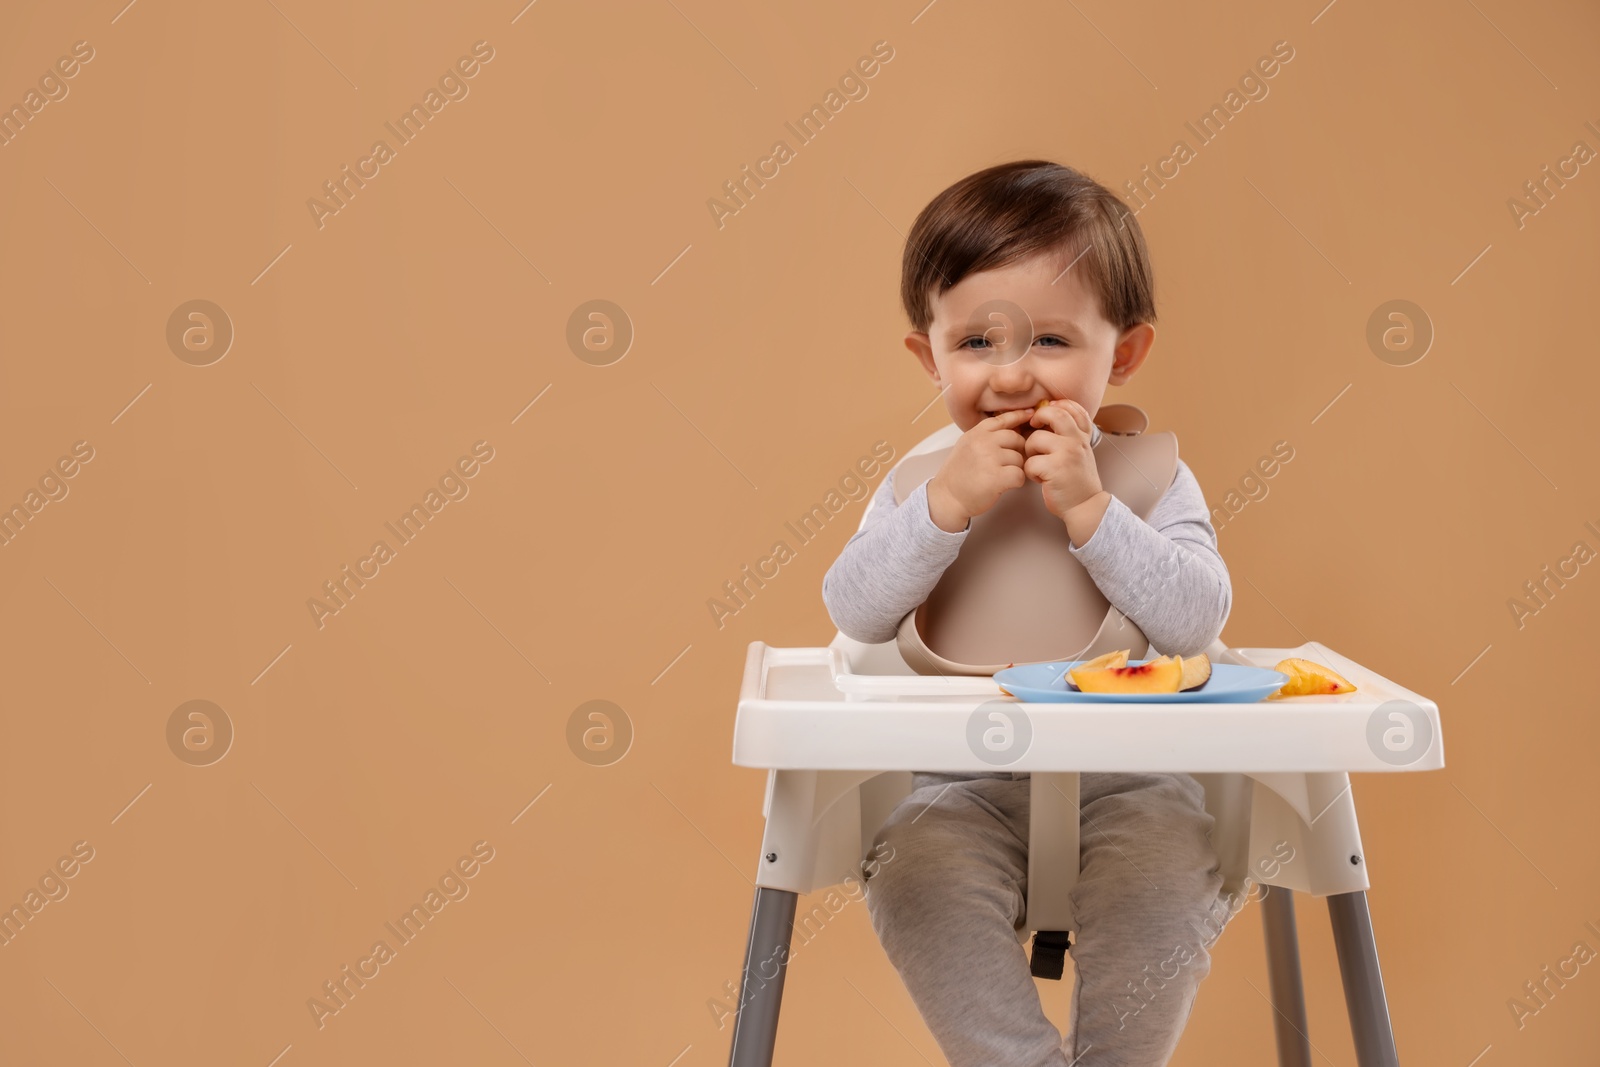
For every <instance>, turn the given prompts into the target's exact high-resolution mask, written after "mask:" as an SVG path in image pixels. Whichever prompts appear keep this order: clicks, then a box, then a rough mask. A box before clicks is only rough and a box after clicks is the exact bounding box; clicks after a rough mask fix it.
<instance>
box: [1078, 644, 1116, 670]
mask: <svg viewBox="0 0 1600 1067" xmlns="http://www.w3.org/2000/svg"><path fill="white" fill-rule="evenodd" d="M1129 651H1130V649H1126V648H1124V649H1119V650H1118V651H1116V652H1107V653H1106V654H1105V655H1103V656H1096V657H1095V658H1094V659H1091V660H1087V661H1085V662H1083V663H1080V664H1078V665H1077V667H1075V668H1073V669H1074V670H1080V671H1083V670H1093V669H1095V668H1097V667H1126V666H1127V665H1128V652H1129Z"/></svg>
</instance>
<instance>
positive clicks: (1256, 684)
mask: <svg viewBox="0 0 1600 1067" xmlns="http://www.w3.org/2000/svg"><path fill="white" fill-rule="evenodd" d="M1152 658H1159V657H1152ZM1087 662H1088V660H1081V659H1072V660H1057V661H1056V662H1054V663H1024V664H1021V665H1019V666H1016V667H1007V668H1006V669H1005V670H1003V671H996V672H995V675H994V680H995V681H996V682H997V683H999V684H1000V685H1002V686H1004V687H1005V689H1006V691H1007V692H1009V693H1010V694H1011V695H1012V696H1014V697H1016V698H1017V699H1018V700H1021V701H1024V702H1027V703H1036V704H1077V703H1087V704H1100V703H1106V704H1250V703H1254V702H1255V701H1257V700H1262V699H1264V698H1265V697H1266V696H1267V695H1268V694H1269V693H1274V692H1277V690H1279V689H1281V688H1282V687H1283V686H1284V685H1285V684H1286V683H1287V682H1288V681H1289V676H1288V675H1287V674H1284V673H1283V672H1282V671H1269V670H1267V669H1266V668H1265V667H1241V666H1238V665H1236V664H1233V663H1215V662H1213V663H1212V664H1211V677H1210V678H1207V679H1206V681H1205V684H1204V685H1201V686H1199V687H1198V688H1196V689H1190V690H1188V691H1187V692H1182V693H1084V692H1080V691H1079V690H1077V689H1075V688H1072V686H1071V684H1070V682H1069V681H1068V680H1067V671H1069V670H1071V669H1072V668H1074V667H1076V666H1078V665H1079V664H1081V663H1087ZM1149 662H1150V660H1149V659H1131V660H1129V661H1128V666H1130V667H1137V666H1139V665H1140V664H1143V663H1149Z"/></svg>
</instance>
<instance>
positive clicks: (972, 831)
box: [867, 776, 1067, 1067]
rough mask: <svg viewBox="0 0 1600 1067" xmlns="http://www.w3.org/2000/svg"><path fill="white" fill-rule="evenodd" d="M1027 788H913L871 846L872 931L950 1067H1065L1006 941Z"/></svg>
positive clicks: (1014, 915)
mask: <svg viewBox="0 0 1600 1067" xmlns="http://www.w3.org/2000/svg"><path fill="white" fill-rule="evenodd" d="M1028 788H1029V783H1028V780H1027V779H1026V778H1022V779H1019V780H1016V781H1012V780H1010V779H1009V776H1008V777H1007V778H978V779H973V780H956V781H950V782H934V783H933V784H929V785H923V786H921V787H920V788H918V789H915V790H913V791H912V793H911V795H910V796H908V797H906V799H905V800H903V801H901V802H900V805H899V806H898V807H896V808H895V810H894V812H893V813H892V814H891V815H890V816H889V819H888V820H887V821H886V822H885V823H884V825H883V828H882V829H881V830H879V832H878V835H877V838H876V841H875V844H876V845H877V846H878V852H876V853H874V856H875V857H876V858H877V859H878V864H879V865H878V868H877V870H876V873H874V874H873V875H872V878H871V879H870V880H869V881H868V882H867V909H868V911H869V913H870V914H871V916H872V928H873V929H874V930H875V931H876V932H877V934H878V940H879V942H881V943H882V945H883V950H884V953H885V954H886V955H887V956H888V957H889V962H890V963H892V964H894V967H895V969H896V970H897V971H899V972H900V979H901V981H903V982H904V983H905V986H906V989H907V990H908V991H909V992H910V994H911V999H912V1001H913V1002H914V1003H915V1004H916V1006H917V1010H918V1011H919V1012H920V1013H921V1014H922V1018H923V1021H924V1022H925V1023H926V1024H927V1027H928V1029H929V1030H930V1031H931V1032H932V1033H933V1036H934V1039H935V1040H936V1041H938V1043H939V1049H940V1051H941V1052H943V1053H944V1056H945V1059H946V1060H948V1061H949V1062H950V1065H951V1067H997V1065H1001V1064H1003V1065H1005V1067H1066V1064H1067V1057H1066V1056H1065V1055H1063V1054H1062V1051H1061V1033H1060V1031H1059V1030H1057V1029H1056V1028H1055V1026H1054V1025H1053V1024H1052V1023H1051V1022H1050V1020H1049V1019H1048V1018H1046V1017H1045V1014H1044V1009H1043V1008H1041V1007H1040V1005H1039V991H1038V989H1037V988H1036V987H1035V986H1034V984H1033V976H1032V974H1031V973H1030V972H1029V970H1028V957H1027V954H1026V953H1025V952H1024V951H1023V948H1022V944H1021V942H1020V940H1019V939H1018V934H1019V932H1020V931H1019V927H1020V926H1021V925H1023V924H1024V923H1025V921H1026V913H1025V911H1024V904H1025V902H1024V899H1023V886H1024V885H1025V884H1026V882H1025V879H1026V878H1027V873H1028V858H1027V832H1028V824H1027V812H1028ZM884 845H888V846H892V847H893V850H894V851H893V853H892V854H891V853H890V852H889V850H888V848H887V847H883V846H884Z"/></svg>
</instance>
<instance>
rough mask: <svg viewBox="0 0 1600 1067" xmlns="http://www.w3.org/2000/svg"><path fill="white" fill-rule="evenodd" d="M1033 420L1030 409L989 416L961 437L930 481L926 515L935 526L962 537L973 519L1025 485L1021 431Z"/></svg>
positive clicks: (1026, 478)
mask: <svg viewBox="0 0 1600 1067" xmlns="http://www.w3.org/2000/svg"><path fill="white" fill-rule="evenodd" d="M1032 415H1033V409H1032V408H1022V409H1021V410H1019V411H1007V412H1005V413H1003V414H1000V415H991V416H989V417H988V418H986V419H984V420H983V421H982V422H980V423H978V424H977V425H976V426H974V427H973V428H972V429H970V430H968V431H967V432H966V433H964V434H962V435H961V437H960V439H959V440H957V441H956V443H955V447H954V448H952V449H951V450H950V455H949V456H947V457H945V461H944V466H942V467H940V468H939V473H938V474H935V475H934V476H933V477H932V478H931V479H929V481H928V514H929V516H930V517H931V518H932V519H933V524H934V525H935V526H937V527H939V528H940V529H941V530H946V531H948V532H950V533H960V532H961V531H962V530H964V529H966V527H967V523H968V522H969V521H970V520H971V519H972V517H973V516H975V515H982V514H983V513H984V512H986V511H988V510H989V509H990V508H992V507H994V505H995V502H996V501H997V500H999V499H1000V494H1001V493H1004V492H1005V491H1006V490H1008V489H1019V488H1021V487H1022V486H1023V484H1024V483H1026V482H1027V480H1028V477H1027V475H1026V474H1024V473H1023V469H1022V465H1023V462H1024V456H1023V451H1022V449H1023V445H1024V444H1025V443H1026V442H1025V440H1024V438H1023V436H1022V434H1021V433H1019V432H1017V427H1018V426H1021V425H1022V424H1023V423H1025V422H1027V421H1028V419H1029V418H1031V417H1032Z"/></svg>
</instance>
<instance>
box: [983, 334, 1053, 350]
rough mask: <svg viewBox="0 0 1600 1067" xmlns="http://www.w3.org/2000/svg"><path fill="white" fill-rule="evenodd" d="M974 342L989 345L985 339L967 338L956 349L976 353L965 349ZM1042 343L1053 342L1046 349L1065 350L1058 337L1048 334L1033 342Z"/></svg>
mask: <svg viewBox="0 0 1600 1067" xmlns="http://www.w3.org/2000/svg"><path fill="white" fill-rule="evenodd" d="M974 341H977V342H978V343H979V344H980V345H986V344H988V343H989V339H988V338H987V337H969V338H967V339H966V340H965V341H962V342H961V343H960V344H959V345H957V346H956V347H957V348H960V349H965V350H966V351H968V352H977V351H979V350H980V349H978V348H969V347H967V346H969V345H971V344H972V342H974ZM1043 341H1054V342H1055V344H1053V345H1045V347H1046V348H1065V347H1067V342H1065V341H1063V340H1062V339H1061V338H1059V337H1055V336H1052V335H1049V334H1046V335H1045V336H1043V337H1040V338H1037V339H1036V340H1035V341H1034V344H1039V343H1041V342H1043Z"/></svg>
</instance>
